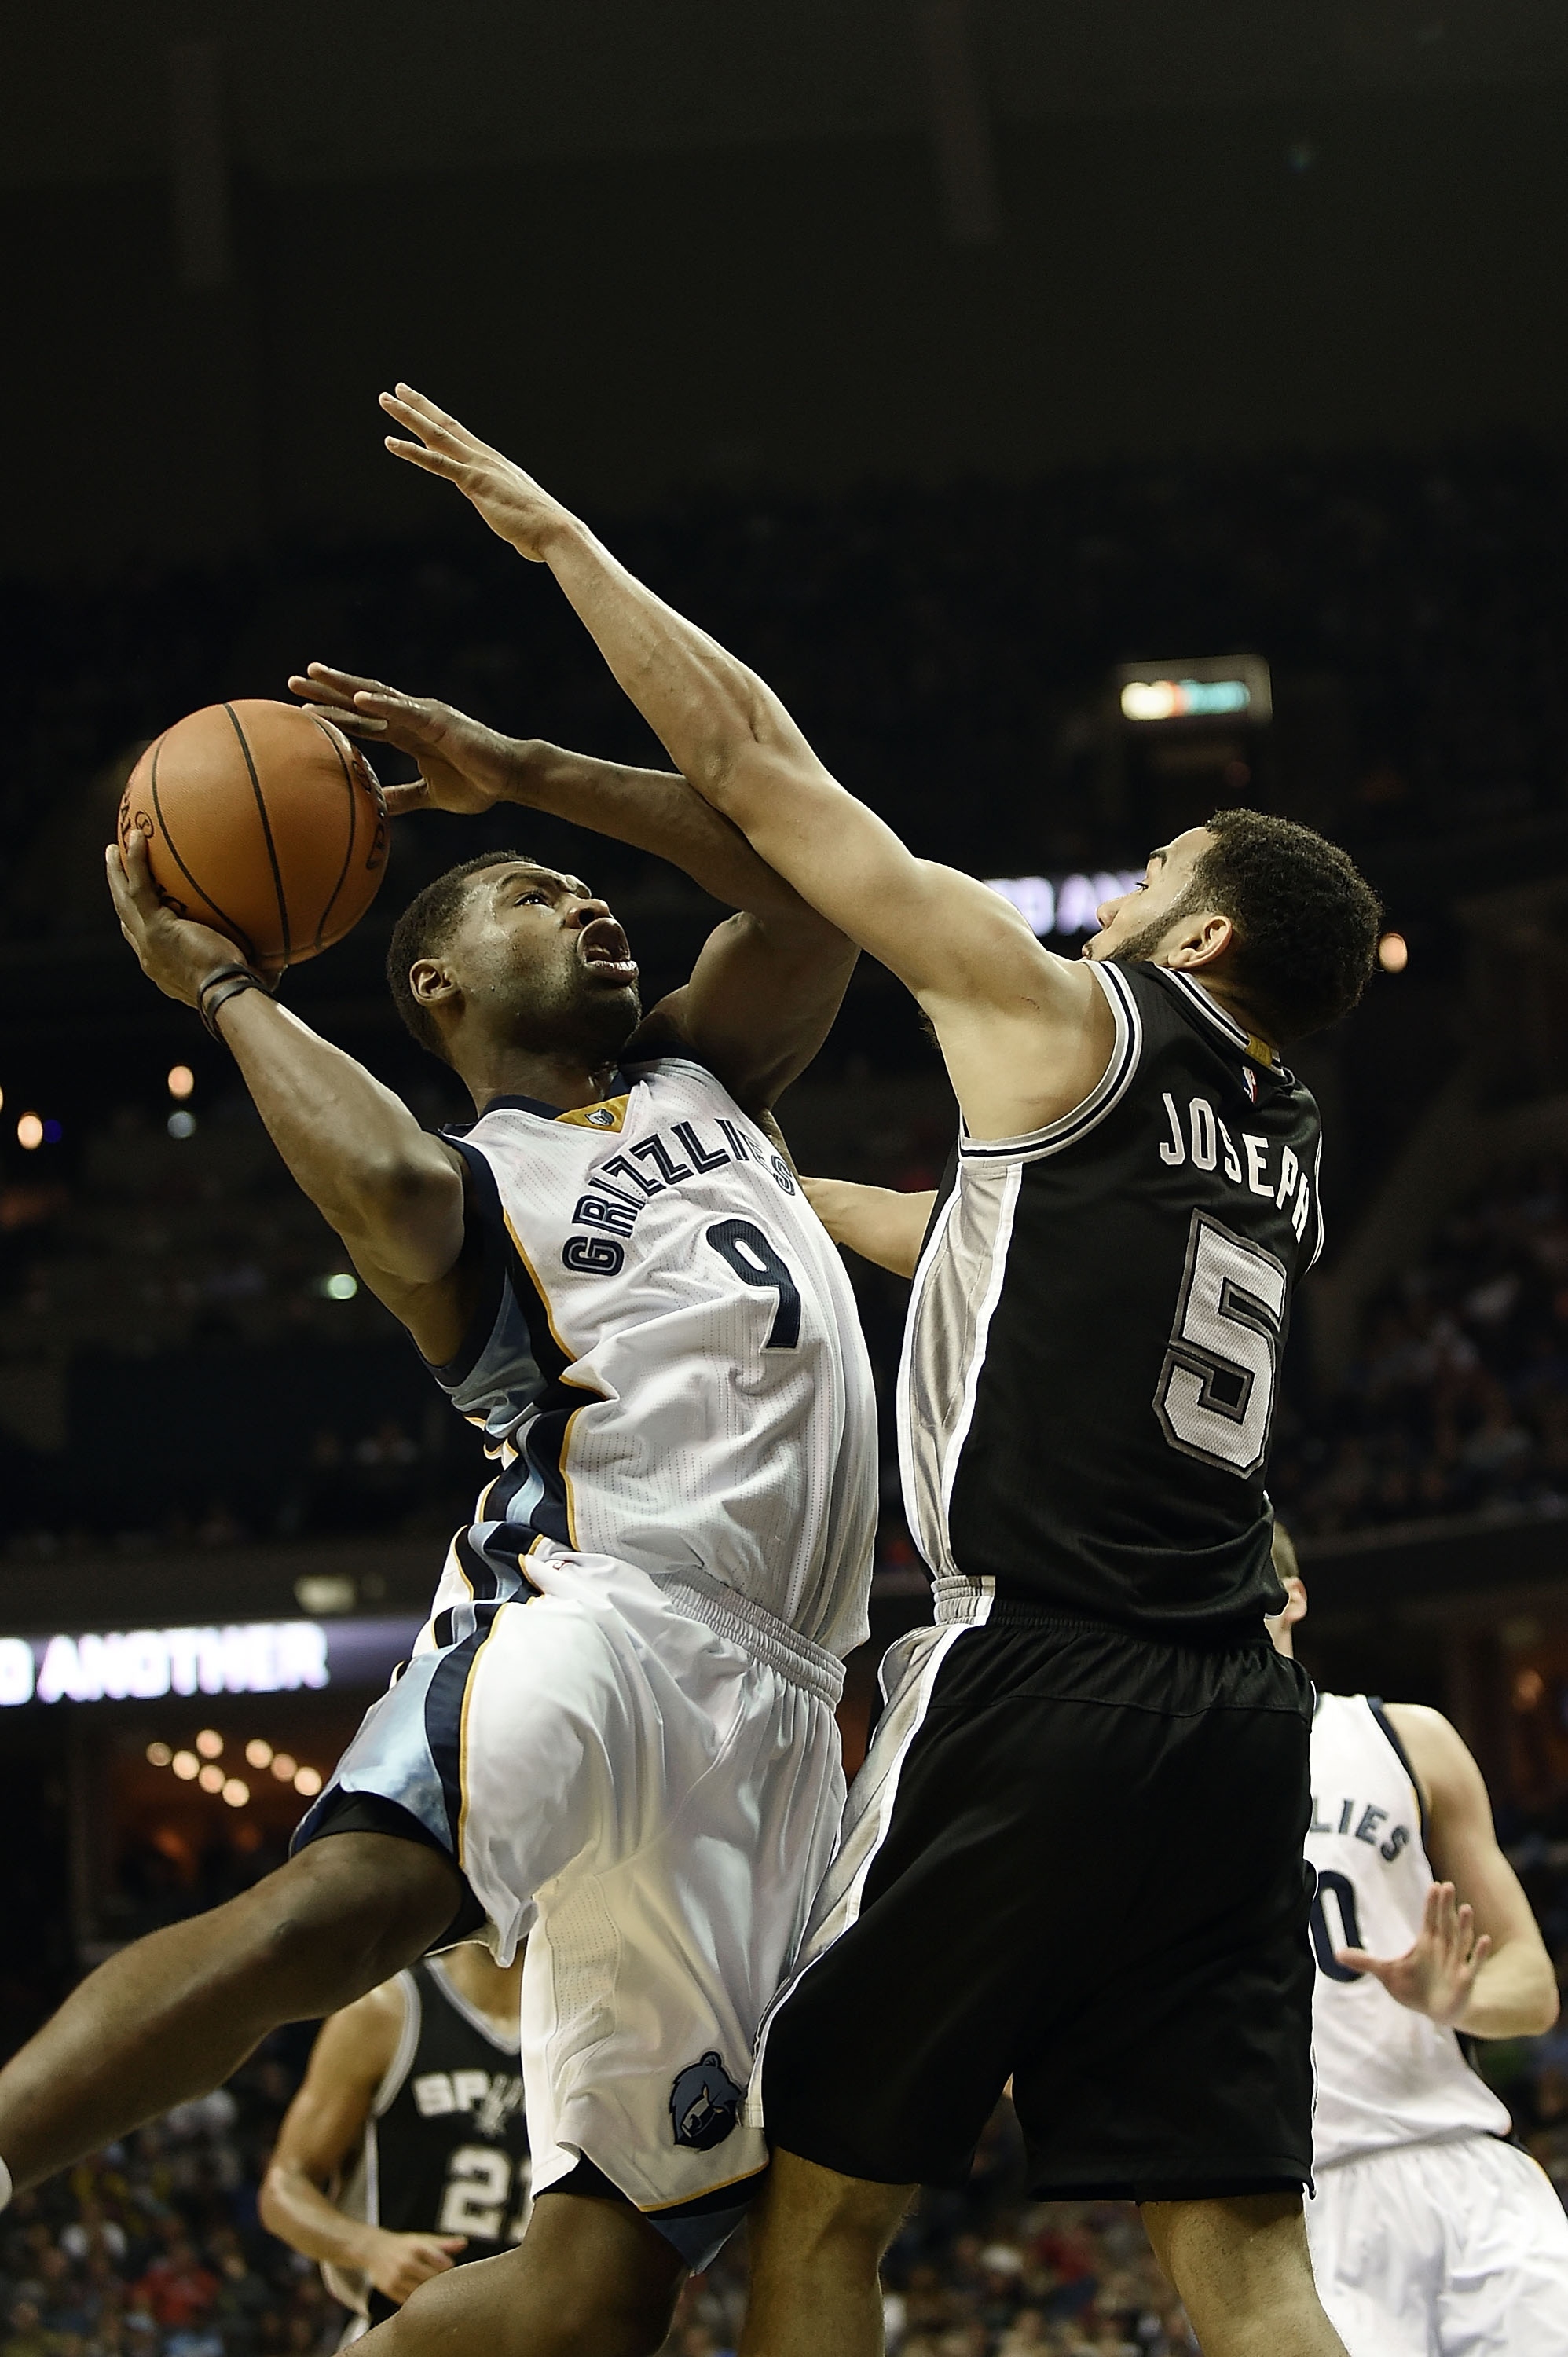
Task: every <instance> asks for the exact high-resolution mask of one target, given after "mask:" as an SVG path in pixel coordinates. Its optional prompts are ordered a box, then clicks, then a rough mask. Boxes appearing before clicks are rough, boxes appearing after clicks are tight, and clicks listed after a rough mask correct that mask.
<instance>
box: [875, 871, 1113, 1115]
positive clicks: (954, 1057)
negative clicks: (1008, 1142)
mask: <svg viewBox="0 0 1568 2357" xmlns="http://www.w3.org/2000/svg"><path fill="white" fill-rule="evenodd" d="M989 897H990V898H991V899H996V900H997V901H998V906H999V908H1000V909H1001V912H1002V921H1001V923H999V925H998V926H997V929H996V933H995V937H994V940H993V943H992V945H991V949H990V952H989V953H988V955H987V956H986V958H985V960H984V962H983V967H984V970H983V976H982V975H980V974H976V973H975V972H974V971H972V970H971V971H969V972H968V973H967V974H961V975H958V976H955V977H954V979H953V981H952V982H951V983H949V982H948V981H947V980H946V979H945V978H944V980H943V981H942V982H941V983H940V984H937V985H933V986H932V987H931V988H929V990H925V991H922V992H921V993H920V994H919V996H920V999H921V1003H922V1005H923V1006H924V1007H925V1009H926V1012H927V1014H928V1015H929V1017H930V1020H931V1023H932V1026H933V1028H934V1029H935V1031H936V1034H937V1038H938V1039H939V1041H940V1045H941V1049H942V1055H943V1058H944V1060H945V1061H946V1064H947V1067H948V1071H949V1074H950V1078H951V1080H952V1084H953V1089H954V1092H955V1093H956V1095H957V1097H958V1101H959V1103H960V1105H961V1107H962V1110H963V1116H964V1122H965V1125H966V1126H967V1127H968V1130H969V1132H970V1135H972V1136H973V1137H976V1138H987V1139H1000V1138H1009V1137H1025V1136H1028V1135H1032V1133H1033V1132H1035V1131H1036V1130H1038V1129H1043V1128H1046V1127H1047V1126H1048V1125H1049V1124H1051V1123H1052V1122H1056V1121H1059V1120H1060V1119H1061V1118H1062V1117H1063V1115H1064V1114H1069V1113H1071V1112H1072V1111H1073V1110H1074V1109H1075V1107H1077V1106H1078V1105H1079V1104H1081V1103H1083V1101H1084V1099H1085V1098H1086V1097H1088V1096H1089V1095H1090V1093H1091V1092H1092V1091H1093V1090H1094V1089H1095V1088H1096V1087H1097V1086H1098V1085H1099V1082H1100V1081H1101V1078H1102V1076H1103V1074H1104V1072H1105V1070H1106V1067H1107V1065H1108V1064H1109V1063H1110V1061H1111V1058H1112V1054H1113V1052H1114V1049H1115V1044H1116V1028H1117V1027H1116V1014H1115V1009H1114V1006H1113V1005H1112V1000H1111V997H1110V996H1109V994H1108V993H1107V992H1106V990H1105V988H1104V987H1103V985H1102V984H1101V981H1100V979H1099V977H1098V976H1097V975H1096V974H1095V971H1094V969H1093V967H1092V966H1091V965H1090V964H1088V963H1085V962H1084V961H1083V960H1081V959H1070V958H1062V957H1058V956H1057V955H1056V954H1055V953H1054V952H1052V951H1050V950H1047V948H1046V947H1045V946H1044V944H1043V943H1042V942H1038V941H1036V939H1035V936H1034V934H1033V933H1032V932H1031V931H1029V929H1028V927H1027V925H1026V923H1025V922H1024V920H1023V919H1022V918H1021V917H1020V916H1018V914H1017V912H1016V911H1015V910H1014V909H1010V908H1009V907H1008V905H1007V904H1006V902H1004V901H1002V900H1000V899H999V896H998V895H996V894H991V895H989ZM966 985H967V986H966ZM976 985H983V986H976Z"/></svg>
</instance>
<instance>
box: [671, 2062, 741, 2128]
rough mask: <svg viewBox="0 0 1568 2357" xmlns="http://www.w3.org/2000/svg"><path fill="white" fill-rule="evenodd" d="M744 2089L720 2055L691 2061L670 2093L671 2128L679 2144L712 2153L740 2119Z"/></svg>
mask: <svg viewBox="0 0 1568 2357" xmlns="http://www.w3.org/2000/svg"><path fill="white" fill-rule="evenodd" d="M742 2097H743V2090H742V2089H741V2088H739V2087H737V2086H736V2083H735V2081H734V2080H733V2079H732V2078H731V2077H730V2074H729V2072H727V2071H726V2070H725V2066H724V2062H723V2060H722V2058H721V2057H720V2056H719V2055H717V2054H704V2055H703V2059H702V2061H700V2062H688V2063H687V2065H686V2068H685V2069H684V2070H683V2071H682V2072H681V2074H680V2076H679V2077H678V2078H677V2079H676V2082H675V2083H674V2085H673V2086H672V2087H671V2090H670V2126H671V2131H672V2132H673V2135H674V2137H675V2141H676V2143H677V2144H684V2145H690V2146H691V2147H693V2150H694V2151H696V2152H712V2150H713V2148H714V2145H716V2144H723V2142H724V2140H725V2136H728V2134H729V2132H730V2130H731V2129H732V2128H733V2127H734V2126H735V2124H736V2120H737V2119H738V2118H739V2116H740V2106H741V2102H742Z"/></svg>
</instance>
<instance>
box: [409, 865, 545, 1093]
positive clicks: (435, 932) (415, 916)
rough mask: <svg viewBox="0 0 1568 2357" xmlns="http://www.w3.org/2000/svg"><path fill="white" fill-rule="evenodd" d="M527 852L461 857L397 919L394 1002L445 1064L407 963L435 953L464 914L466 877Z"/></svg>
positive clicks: (415, 1034)
mask: <svg viewBox="0 0 1568 2357" xmlns="http://www.w3.org/2000/svg"><path fill="white" fill-rule="evenodd" d="M529 856H530V855H529V854H528V853H527V852H526V851H481V852H480V853H479V855H478V858H477V859H465V860H463V861H462V862H461V864H460V865H459V866H456V867H448V868H447V870H446V874H445V875H444V876H437V877H435V881H434V882H433V883H429V884H427V885H426V886H425V888H424V891H423V892H416V893H415V894H414V896H413V899H412V900H411V901H410V902H409V904H408V906H407V908H406V909H404V910H403V914H402V916H401V917H400V918H399V919H398V920H397V922H396V924H395V925H394V926H393V927H392V940H391V941H390V942H388V944H387V984H388V987H389V988H390V989H391V991H392V1004H393V1006H395V1007H396V1008H397V1011H398V1013H399V1014H400V1015H401V1016H402V1017H403V1023H404V1025H405V1027H406V1028H407V1029H408V1030H410V1031H411V1032H412V1033H413V1037H414V1038H415V1039H417V1040H418V1042H419V1044H420V1046H421V1047H422V1048H428V1049H429V1050H430V1052H431V1054H432V1055H433V1056H439V1057H440V1059H441V1060H442V1062H443V1063H444V1064H445V1063H446V1062H448V1061H449V1060H450V1059H449V1058H448V1056H447V1053H446V1041H445V1040H444V1039H442V1036H441V1026H440V1025H439V1023H437V1021H436V1020H435V1016H434V1015H432V1013H431V1012H430V1009H429V1007H428V1006H421V1005H420V1003H419V1000H418V999H417V998H415V996H414V995H413V991H412V990H411V989H410V988H409V985H408V975H409V969H410V967H411V966H414V965H417V964H418V963H419V961H420V959H421V958H428V957H439V956H440V954H441V952H442V951H443V950H444V949H445V948H446V944H447V942H449V941H450V940H451V938H452V935H453V933H454V932H455V931H456V925H457V920H458V918H459V917H460V916H461V915H462V913H463V903H464V901H465V900H466V899H467V897H468V878H469V877H470V876H474V875H477V874H478V871H479V869H480V868H481V867H504V866H509V865H510V863H511V862H512V861H513V860H516V859H522V860H526V859H527V858H528V857H529Z"/></svg>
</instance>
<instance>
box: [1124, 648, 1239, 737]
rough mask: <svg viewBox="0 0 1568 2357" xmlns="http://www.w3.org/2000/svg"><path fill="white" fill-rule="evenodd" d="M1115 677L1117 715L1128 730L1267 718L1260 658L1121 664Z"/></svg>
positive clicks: (1202, 657) (1198, 658)
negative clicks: (1174, 723)
mask: <svg viewBox="0 0 1568 2357" xmlns="http://www.w3.org/2000/svg"><path fill="white" fill-rule="evenodd" d="M1115 676H1116V685H1117V689H1118V692H1119V701H1120V703H1121V706H1122V718H1123V720H1130V721H1132V722H1133V725H1134V726H1139V727H1142V726H1150V725H1157V724H1158V723H1159V722H1161V721H1166V720H1216V719H1236V720H1246V721H1251V722H1262V721H1265V720H1268V719H1271V718H1272V717H1273V686H1272V683H1271V682H1270V678H1269V666H1268V664H1267V663H1266V662H1264V661H1263V660H1262V656H1261V655H1195V656H1193V657H1192V658H1190V660H1187V661H1183V662H1152V663H1123V664H1122V666H1121V668H1120V670H1119V671H1118V672H1117V673H1116V675H1115Z"/></svg>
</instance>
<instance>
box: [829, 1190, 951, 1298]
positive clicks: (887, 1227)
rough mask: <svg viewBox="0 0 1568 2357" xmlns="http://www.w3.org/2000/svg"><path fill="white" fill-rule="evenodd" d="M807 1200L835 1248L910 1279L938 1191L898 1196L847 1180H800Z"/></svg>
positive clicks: (892, 1192) (913, 1272)
mask: <svg viewBox="0 0 1568 2357" xmlns="http://www.w3.org/2000/svg"><path fill="white" fill-rule="evenodd" d="M800 1184H801V1186H802V1187H803V1188H804V1189H805V1192H806V1200H808V1202H809V1203H810V1204H811V1209H812V1211H815V1213H816V1215H817V1217H818V1219H819V1220H821V1222H822V1225H823V1227H824V1228H826V1230H827V1232H828V1233H829V1235H830V1236H832V1240H833V1242H834V1243H835V1244H847V1245H848V1247H849V1249H850V1251H851V1252H856V1253H858V1254H860V1256H861V1258H862V1259H863V1260H870V1261H875V1263H876V1265H877V1267H878V1268H886V1269H891V1271H892V1273H893V1275H895V1276H913V1275H914V1274H915V1264H916V1262H917V1261H918V1259H919V1257H920V1246H921V1244H922V1243H924V1241H925V1235H926V1230H927V1229H928V1227H929V1225H930V1221H931V1213H932V1211H933V1210H934V1209H935V1208H936V1200H937V1198H936V1190H935V1189H929V1191H928V1192H926V1193H925V1194H920V1195H901V1194H899V1193H898V1192H897V1189H894V1188H892V1187H858V1186H856V1185H855V1184H854V1181H853V1180H852V1179H801V1181H800Z"/></svg>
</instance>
